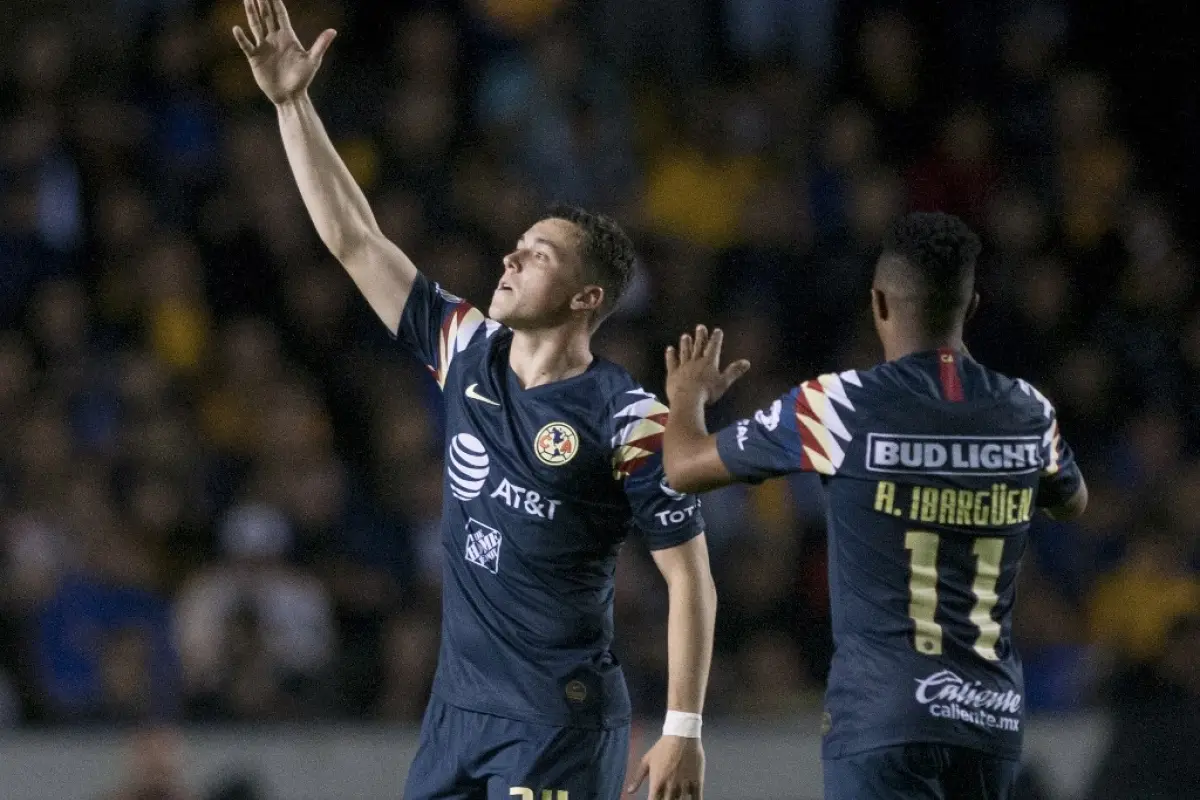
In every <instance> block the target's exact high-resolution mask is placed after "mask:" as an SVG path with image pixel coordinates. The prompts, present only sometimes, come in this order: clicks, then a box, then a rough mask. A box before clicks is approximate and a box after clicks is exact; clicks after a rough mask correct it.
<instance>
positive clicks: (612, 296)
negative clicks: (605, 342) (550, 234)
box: [546, 203, 636, 324]
mask: <svg viewBox="0 0 1200 800" xmlns="http://www.w3.org/2000/svg"><path fill="white" fill-rule="evenodd" d="M546 218H547V219H565V220H566V221H567V222H571V223H574V224H575V225H576V226H577V227H578V228H579V229H580V231H582V232H583V240H582V242H581V243H580V250H581V256H582V261H583V268H584V270H585V271H586V274H587V277H588V278H589V279H590V280H594V281H595V282H596V283H598V284H599V285H600V286H603V287H604V305H603V307H602V308H601V310H600V313H598V314H597V315H596V323H597V324H598V323H599V322H601V321H602V320H603V319H604V318H605V317H607V316H608V315H609V314H610V313H612V310H613V308H615V307H616V305H617V301H618V300H620V299H621V295H622V294H624V292H625V289H626V288H627V287H628V286H629V281H630V280H631V279H632V278H633V264H634V260H635V259H636V253H635V252H634V249H633V242H632V241H631V240H630V238H629V236H628V235H626V233H625V231H623V230H621V226H620V225H618V224H617V222H616V220H614V219H612V218H611V217H606V216H605V215H603V214H598V213H595V212H593V211H587V210H585V209H582V208H580V207H578V206H573V205H568V204H566V203H555V204H554V205H552V206H550V208H549V209H548V211H547V212H546Z"/></svg>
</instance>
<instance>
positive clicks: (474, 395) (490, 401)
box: [467, 383, 500, 406]
mask: <svg viewBox="0 0 1200 800" xmlns="http://www.w3.org/2000/svg"><path fill="white" fill-rule="evenodd" d="M478 385H479V384H478V383H472V384H471V385H470V386H468V387H467V397H469V398H471V399H472V400H478V401H479V402H481V403H487V404H488V405H491V406H498V405H500V404H499V403H497V402H496V401H495V400H493V399H491V398H490V397H484V396H483V395H481V394H480V393H479V392H477V391H475V387H476V386H478Z"/></svg>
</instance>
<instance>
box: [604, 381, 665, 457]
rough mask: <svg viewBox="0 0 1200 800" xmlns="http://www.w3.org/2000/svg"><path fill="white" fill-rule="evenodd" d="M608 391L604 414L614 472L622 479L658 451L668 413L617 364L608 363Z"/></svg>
mask: <svg viewBox="0 0 1200 800" xmlns="http://www.w3.org/2000/svg"><path fill="white" fill-rule="evenodd" d="M610 364H611V362H610ZM608 389H609V391H610V392H611V393H610V394H607V395H606V397H608V398H609V400H608V405H607V408H606V409H605V412H604V415H605V419H606V423H607V424H608V426H609V431H610V444H611V445H612V449H613V472H614V475H615V476H616V477H618V478H623V477H628V476H629V475H631V474H633V473H634V472H635V471H637V470H638V469H639V468H640V467H641V466H642V465H643V464H645V463H647V461H648V460H650V459H652V458H653V457H654V456H656V455H657V454H658V453H660V452H661V450H662V438H663V434H664V433H665V432H666V430H667V417H668V416H669V414H670V412H669V411H668V409H667V406H666V404H665V403H663V402H662V401H661V400H660V399H659V398H658V395H656V394H654V392H651V391H648V390H647V389H646V388H645V387H643V386H642V385H641V384H640V383H638V382H637V381H636V380H634V378H633V377H632V376H631V375H630V374H629V373H628V372H626V371H625V369H624V368H623V367H620V366H618V365H616V364H611V369H610V371H609V383H608Z"/></svg>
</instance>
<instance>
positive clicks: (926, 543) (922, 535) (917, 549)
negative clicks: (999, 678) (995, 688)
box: [904, 531, 1004, 661]
mask: <svg viewBox="0 0 1200 800" xmlns="http://www.w3.org/2000/svg"><path fill="white" fill-rule="evenodd" d="M940 543H941V537H939V536H938V535H937V534H936V533H932V532H930V531H909V532H908V533H907V534H905V536H904V547H905V549H906V550H908V551H909V559H908V561H909V567H910V571H911V575H910V577H909V579H908V615H909V616H910V617H911V618H912V621H913V625H914V627H915V631H914V635H913V644H914V645H915V646H916V648H917V650H918V651H919V652H922V653H924V654H926V655H931V656H935V655H941V652H942V626H941V625H939V624H938V623H937V622H936V621H935V619H934V617H935V616H936V614H937V606H938V594H937V582H938V566H937V557H938V546H939V544H940ZM973 552H974V554H975V581H974V583H973V585H972V586H971V593H972V594H974V595H975V606H974V607H973V608H972V609H971V623H972V624H974V625H975V627H977V628H979V636H978V637H977V638H976V640H975V652H976V653H978V654H979V655H980V656H982V657H983V658H986V659H987V660H988V661H996V660H998V659H999V656H998V655H996V642H997V641H999V639H1000V623H999V622H997V621H996V620H994V619H992V610H993V609H994V608H995V607H996V602H997V600H999V597H998V596H997V595H996V582H997V581H998V580H1000V561H1001V559H1002V558H1003V557H1004V540H1003V539H977V540H975V549H974V551H973Z"/></svg>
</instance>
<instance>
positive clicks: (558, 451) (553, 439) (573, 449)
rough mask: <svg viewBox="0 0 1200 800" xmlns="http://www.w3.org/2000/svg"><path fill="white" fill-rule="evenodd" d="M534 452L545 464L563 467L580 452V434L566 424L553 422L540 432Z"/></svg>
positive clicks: (535, 440)
mask: <svg viewBox="0 0 1200 800" xmlns="http://www.w3.org/2000/svg"><path fill="white" fill-rule="evenodd" d="M533 452H535V453H536V454H537V457H538V460H539V461H541V462H542V463H543V464H548V465H549V466H551V467H561V466H562V465H563V464H566V463H567V462H568V461H570V460H571V459H572V458H574V457H575V454H576V453H577V452H579V434H577V433H576V432H575V429H574V428H572V427H571V426H570V425H568V424H567V423H565V422H551V423H550V424H549V425H547V426H545V427H544V428H542V429H541V430H540V431H538V434H537V437H536V438H535V439H534V440H533Z"/></svg>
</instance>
